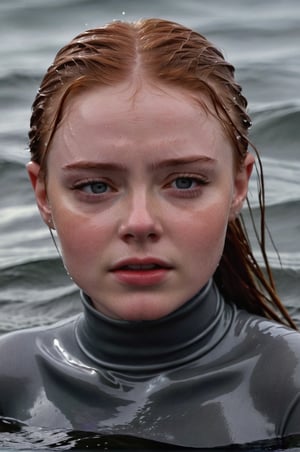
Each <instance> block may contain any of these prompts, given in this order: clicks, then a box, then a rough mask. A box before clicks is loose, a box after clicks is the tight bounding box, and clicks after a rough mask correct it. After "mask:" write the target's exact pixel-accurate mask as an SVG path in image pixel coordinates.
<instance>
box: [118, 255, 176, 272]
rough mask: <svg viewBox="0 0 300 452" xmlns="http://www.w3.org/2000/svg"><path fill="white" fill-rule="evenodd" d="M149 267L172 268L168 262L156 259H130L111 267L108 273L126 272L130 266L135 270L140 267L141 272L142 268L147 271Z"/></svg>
mask: <svg viewBox="0 0 300 452" xmlns="http://www.w3.org/2000/svg"><path fill="white" fill-rule="evenodd" d="M151 265H153V266H155V267H160V268H165V269H171V268H173V267H172V266H171V265H170V264H168V262H166V261H164V260H162V259H159V258H156V257H146V258H137V257H132V258H127V259H122V260H120V261H119V262H117V263H116V264H115V265H113V266H112V267H111V269H110V271H118V270H126V269H127V268H130V266H134V267H137V268H138V267H140V269H141V270H143V267H145V269H147V267H150V266H151Z"/></svg>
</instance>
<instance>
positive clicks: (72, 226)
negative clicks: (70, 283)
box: [55, 210, 111, 266]
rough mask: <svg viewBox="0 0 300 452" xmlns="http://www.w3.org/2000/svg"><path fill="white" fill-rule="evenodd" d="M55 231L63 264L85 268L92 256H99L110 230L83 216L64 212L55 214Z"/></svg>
mask: <svg viewBox="0 0 300 452" xmlns="http://www.w3.org/2000/svg"><path fill="white" fill-rule="evenodd" d="M55 218H56V222H55V226H56V231H57V235H58V238H59V242H60V244H61V248H62V254H63V256H64V260H65V263H66V264H68V266H70V265H76V266H85V265H86V263H87V262H91V260H92V259H93V256H94V255H99V252H100V253H101V250H102V249H103V248H104V247H105V244H106V243H107V241H108V233H109V231H110V230H111V228H110V229H109V228H106V227H105V225H103V224H101V223H100V224H99V223H96V222H92V221H91V219H90V218H87V217H85V216H78V215H73V214H72V212H68V211H66V210H64V211H63V214H59V212H56V216H55Z"/></svg>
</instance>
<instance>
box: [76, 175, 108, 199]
mask: <svg viewBox="0 0 300 452" xmlns="http://www.w3.org/2000/svg"><path fill="white" fill-rule="evenodd" d="M97 184H98V185H101V184H102V185H103V186H106V191H104V192H99V193H94V192H93V191H85V190H84V188H87V187H88V186H90V187H91V186H92V185H97ZM71 188H72V190H78V191H80V192H82V193H83V194H84V195H86V196H97V195H103V194H107V193H110V192H112V191H114V190H113V188H112V186H111V185H110V184H109V182H106V181H103V180H100V179H99V180H97V179H90V180H89V179H88V180H85V181H81V182H78V183H75V184H74V185H73V186H72V187H71Z"/></svg>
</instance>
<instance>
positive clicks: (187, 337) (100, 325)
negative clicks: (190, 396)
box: [76, 280, 226, 372]
mask: <svg viewBox="0 0 300 452" xmlns="http://www.w3.org/2000/svg"><path fill="white" fill-rule="evenodd" d="M82 302H83V306H84V315H83V316H82V317H81V318H80V320H79V322H78V324H77V330H76V337H77V341H78V344H79V346H80V348H81V350H82V351H83V352H84V353H85V354H86V355H88V356H89V358H90V359H92V360H93V361H94V362H96V363H97V364H98V365H100V366H103V367H107V368H110V369H112V370H127V371H138V372H146V371H147V372H149V371H150V372H151V371H153V372H154V371H159V370H163V369H167V368H172V367H174V366H178V365H181V364H184V363H185V362H187V361H190V360H192V359H194V358H196V357H197V358H198V357H199V356H201V355H204V354H205V353H207V352H208V351H209V350H210V349H211V348H212V347H214V345H215V344H216V343H217V342H218V341H219V340H220V338H221V336H222V335H223V334H224V331H225V330H226V328H224V321H225V323H226V319H225V310H224V301H223V299H222V297H221V295H220V293H219V291H218V289H217V287H216V286H215V284H214V283H213V281H212V280H211V281H209V283H208V284H207V285H206V286H205V287H204V288H203V289H202V290H201V291H200V292H199V293H197V294H196V295H195V296H194V297H193V298H192V299H190V300H189V301H188V302H187V303H185V304H184V305H183V306H182V307H180V308H179V309H177V310H176V311H174V312H173V313H171V314H169V315H168V316H166V317H163V318H161V319H158V320H151V321H138V322H136V321H135V322H133V321H125V320H115V319H111V318H108V317H105V316H104V315H103V314H101V313H100V312H98V311H96V310H95V308H94V307H93V305H92V302H91V300H90V299H89V298H88V297H87V296H86V295H84V294H82ZM220 322H221V323H222V326H223V327H222V328H219V326H220Z"/></svg>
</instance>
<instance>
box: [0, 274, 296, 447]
mask: <svg viewBox="0 0 300 452" xmlns="http://www.w3.org/2000/svg"><path fill="white" fill-rule="evenodd" d="M82 301H83V307H84V312H83V313H82V314H80V315H79V316H76V317H74V318H72V319H68V320H67V321H64V322H60V323H59V324H56V325H53V326H50V327H46V328H45V327H42V328H32V329H27V330H23V331H17V332H14V333H10V334H7V335H4V336H2V337H1V338H0V362H1V370H0V415H1V416H6V417H11V418H15V419H19V420H20V421H23V422H25V423H26V424H28V425H29V426H38V427H47V428H49V429H56V428H59V429H74V430H83V431H91V432H99V433H102V434H105V435H106V434H119V435H134V436H136V437H140V438H145V439H149V440H155V441H160V442H164V443H168V444H174V445H178V446H186V447H203V448H204V447H217V446H225V445H228V444H236V443H247V442H253V441H259V440H266V439H274V438H281V437H284V436H287V435H291V434H299V433H300V334H299V333H297V332H295V331H293V330H291V329H289V328H287V327H284V326H281V325H278V324H276V323H274V322H271V321H268V320H266V319H264V318H261V317H258V316H254V315H252V314H249V313H248V312H246V311H243V310H239V309H237V308H236V307H235V306H233V305H231V304H228V303H225V302H224V300H223V299H222V297H221V296H220V294H219V292H218V290H217V288H216V286H215V285H214V284H213V283H212V282H210V283H209V284H208V285H207V286H206V287H205V288H204V289H203V290H202V291H200V292H199V293H198V294H197V295H196V296H195V297H194V298H193V299H191V300H190V301H188V302H187V303H186V304H185V305H184V306H183V307H181V308H180V309H178V310H177V311H175V312H174V313H172V314H170V315H169V316H166V317H164V318H162V319H159V320H156V321H142V322H127V321H121V320H112V319H109V318H107V317H105V316H103V315H101V314H100V313H99V312H97V311H96V310H95V309H94V308H93V306H92V303H91V301H90V300H89V299H88V298H87V297H86V296H84V295H83V296H82Z"/></svg>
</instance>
